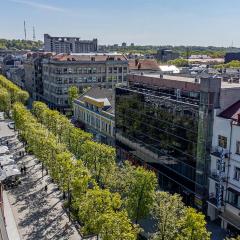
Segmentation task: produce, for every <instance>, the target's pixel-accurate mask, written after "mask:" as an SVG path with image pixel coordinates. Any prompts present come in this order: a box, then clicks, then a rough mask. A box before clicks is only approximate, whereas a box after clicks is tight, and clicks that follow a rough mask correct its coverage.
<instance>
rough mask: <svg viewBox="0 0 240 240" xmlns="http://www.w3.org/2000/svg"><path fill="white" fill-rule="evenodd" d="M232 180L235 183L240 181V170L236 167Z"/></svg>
mask: <svg viewBox="0 0 240 240" xmlns="http://www.w3.org/2000/svg"><path fill="white" fill-rule="evenodd" d="M233 178H234V180H236V181H240V168H238V167H235V170H234V177H233Z"/></svg>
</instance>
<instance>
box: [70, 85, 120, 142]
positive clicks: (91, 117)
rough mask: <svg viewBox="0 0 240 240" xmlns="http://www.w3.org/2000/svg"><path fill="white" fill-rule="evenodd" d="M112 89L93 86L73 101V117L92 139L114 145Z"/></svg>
mask: <svg viewBox="0 0 240 240" xmlns="http://www.w3.org/2000/svg"><path fill="white" fill-rule="evenodd" d="M114 99H115V97H114V90H113V89H107V88H102V87H93V88H91V89H90V90H89V91H87V92H86V93H84V94H83V95H81V96H80V98H79V99H76V100H75V101H74V102H73V111H74V119H75V120H76V121H77V122H79V123H80V125H81V128H83V129H84V130H86V131H88V132H90V133H92V134H93V136H94V139H95V140H97V141H99V142H101V143H105V144H108V145H111V146H114V145H115V108H114V105H115V104H114Z"/></svg>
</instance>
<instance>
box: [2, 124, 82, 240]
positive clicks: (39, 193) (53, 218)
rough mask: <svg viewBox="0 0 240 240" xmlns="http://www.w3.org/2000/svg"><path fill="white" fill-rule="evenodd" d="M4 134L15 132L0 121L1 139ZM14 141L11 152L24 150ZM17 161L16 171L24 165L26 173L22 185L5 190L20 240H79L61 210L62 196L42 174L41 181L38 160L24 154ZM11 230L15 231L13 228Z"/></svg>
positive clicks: (78, 236) (76, 232) (21, 178)
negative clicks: (46, 187)
mask: <svg viewBox="0 0 240 240" xmlns="http://www.w3.org/2000/svg"><path fill="white" fill-rule="evenodd" d="M6 135H8V136H10V135H14V131H13V130H10V129H9V128H8V126H7V123H6V122H0V137H2V136H6ZM13 141H15V142H14V144H13V145H12V149H11V150H12V152H14V153H15V152H19V151H22V150H24V149H23V146H22V144H21V143H20V142H19V141H18V139H14V140H13ZM16 162H17V165H18V166H19V168H20V167H21V166H22V165H25V166H26V167H27V171H26V174H25V175H22V176H20V180H21V184H20V185H18V186H17V187H14V188H11V189H6V193H7V199H8V200H9V203H10V206H9V207H10V208H11V209H9V214H10V211H12V213H13V215H14V218H15V221H16V225H17V226H16V227H17V230H18V232H19V235H20V238H21V239H26V240H38V239H40V240H41V239H43V240H45V239H51V240H59V239H61V240H64V239H66V240H67V239H69V240H78V239H82V237H81V236H80V234H79V232H78V231H77V228H76V227H75V225H74V224H73V223H72V222H69V219H68V216H67V214H66V212H65V211H64V209H63V199H62V193H61V192H60V191H59V190H58V188H57V186H56V184H54V183H52V181H51V179H50V177H49V176H48V175H46V172H45V171H44V173H45V176H44V177H43V178H42V168H41V164H40V163H39V161H38V160H37V159H36V158H35V157H34V156H31V155H25V156H24V157H21V158H19V159H17V160H16ZM46 185H47V186H48V189H47V191H46V190H45V186H46ZM7 211H8V210H7ZM11 227H12V228H14V226H11ZM15 230H16V229H15ZM17 239H18V238H16V239H10V240H17Z"/></svg>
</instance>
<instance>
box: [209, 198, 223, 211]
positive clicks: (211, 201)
mask: <svg viewBox="0 0 240 240" xmlns="http://www.w3.org/2000/svg"><path fill="white" fill-rule="evenodd" d="M207 202H208V203H209V204H211V205H213V206H214V207H215V208H217V209H219V206H218V201H217V198H216V197H215V196H214V194H209V197H208V200H207ZM223 206H224V202H223V201H222V203H221V209H222V207H223ZM219 210H220V209H219Z"/></svg>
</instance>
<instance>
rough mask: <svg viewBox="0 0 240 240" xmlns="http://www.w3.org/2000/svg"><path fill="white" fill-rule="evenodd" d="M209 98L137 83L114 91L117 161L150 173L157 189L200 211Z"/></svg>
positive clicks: (208, 137) (207, 151) (206, 159)
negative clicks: (178, 194)
mask: <svg viewBox="0 0 240 240" xmlns="http://www.w3.org/2000/svg"><path fill="white" fill-rule="evenodd" d="M213 96H214V94H213V93H207V92H206V93H204V92H202V91H201V88H200V87H199V89H197V90H196V91H192V90H191V91H188V90H186V89H185V90H183V89H181V90H180V89H178V88H177V87H176V88H174V87H168V86H164V87H162V86H156V85H155V86H154V85H152V84H151V85H150V84H149V85H148V84H142V83H139V82H136V81H134V82H130V85H129V86H128V87H125V88H120V87H118V88H116V106H115V107H116V118H115V119H116V140H117V141H116V145H117V152H118V157H119V159H122V160H125V159H128V160H131V161H133V162H134V163H136V164H141V165H145V166H146V167H148V168H151V169H153V170H154V171H155V172H156V174H157V176H158V180H159V185H160V188H161V189H163V190H166V191H169V192H171V193H180V194H181V195H182V196H183V200H184V201H185V202H186V203H187V204H189V205H192V206H194V205H195V206H197V207H199V208H204V206H203V205H204V201H203V200H204V198H205V195H206V194H207V176H206V175H207V171H208V162H209V161H210V160H209V159H210V158H209V154H210V146H211V145H210V144H208V142H209V141H211V131H210V130H209V129H211V124H212V120H211V118H212V117H211V116H212V110H211V109H212V108H213V100H214V97H213ZM208 146H209V147H208Z"/></svg>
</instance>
